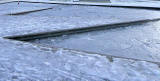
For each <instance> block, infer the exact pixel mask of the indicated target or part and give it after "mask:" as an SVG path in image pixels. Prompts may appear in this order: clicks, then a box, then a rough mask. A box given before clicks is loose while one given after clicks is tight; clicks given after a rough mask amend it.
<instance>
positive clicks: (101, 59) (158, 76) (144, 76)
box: [0, 2, 160, 81]
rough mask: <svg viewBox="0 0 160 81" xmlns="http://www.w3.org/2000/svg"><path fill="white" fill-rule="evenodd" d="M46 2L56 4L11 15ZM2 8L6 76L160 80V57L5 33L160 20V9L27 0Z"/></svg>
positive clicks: (1, 67) (5, 80)
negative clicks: (42, 41)
mask: <svg viewBox="0 0 160 81" xmlns="http://www.w3.org/2000/svg"><path fill="white" fill-rule="evenodd" d="M44 7H45V8H52V9H49V10H43V11H37V12H31V13H27V14H22V15H7V14H10V13H11V11H12V10H13V9H16V10H15V11H14V13H19V12H27V11H34V10H39V9H42V8H44ZM0 10H1V11H2V12H0V81H159V80H160V65H159V61H156V62H155V61H143V60H135V59H127V58H121V57H115V56H112V55H110V54H107V53H106V55H100V54H98V53H89V52H84V51H77V50H70V49H64V48H63V47H62V48H58V47H56V46H55V47H48V46H43V45H39V44H33V43H29V42H23V41H17V40H10V39H6V38H4V37H7V36H16V35H27V34H34V33H39V32H52V31H59V30H64V29H75V28H85V27H92V26H95V25H106V26H107V25H109V24H115V23H124V22H134V21H144V20H155V19H156V20H157V19H159V18H160V13H159V10H152V9H151V10H148V9H133V8H131V9H130V8H116V7H114V8H113V7H99V6H82V5H62V4H42V3H24V2H21V3H20V4H19V5H17V2H13V3H6V4H0ZM158 23H159V22H157V25H158ZM157 25H156V26H157ZM153 26H154V25H153ZM157 35H159V34H157ZM153 52H157V51H154V50H153ZM158 53H159V52H157V55H156V56H157V58H159V55H158ZM156 56H155V57H156Z"/></svg>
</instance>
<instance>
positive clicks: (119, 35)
mask: <svg viewBox="0 0 160 81" xmlns="http://www.w3.org/2000/svg"><path fill="white" fill-rule="evenodd" d="M159 24H160V22H152V23H146V24H137V25H132V26H128V27H121V28H116V29H109V30H103V31H92V32H87V33H81V34H74V35H64V36H61V37H51V38H46V39H41V40H38V39H37V40H33V41H30V42H33V43H38V44H41V45H47V46H51V47H54V46H57V47H63V48H69V49H76V50H83V51H88V52H95V53H100V54H107V55H113V56H118V57H125V58H134V59H141V60H151V59H155V58H156V57H155V55H157V54H160V50H159V49H160V27H159Z"/></svg>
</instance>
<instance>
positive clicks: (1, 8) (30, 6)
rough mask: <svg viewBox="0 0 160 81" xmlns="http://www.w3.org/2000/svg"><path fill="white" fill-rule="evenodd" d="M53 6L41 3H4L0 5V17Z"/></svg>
mask: <svg viewBox="0 0 160 81" xmlns="http://www.w3.org/2000/svg"><path fill="white" fill-rule="evenodd" d="M54 6H55V5H53V4H52V5H50V4H48V5H45V4H42V3H36V4H34V3H23V2H20V3H19V4H18V2H13V3H6V4H1V5H0V15H4V14H11V13H17V12H24V11H32V10H37V9H38V10H39V9H44V8H49V7H54Z"/></svg>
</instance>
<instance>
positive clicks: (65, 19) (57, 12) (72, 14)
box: [0, 3, 160, 36]
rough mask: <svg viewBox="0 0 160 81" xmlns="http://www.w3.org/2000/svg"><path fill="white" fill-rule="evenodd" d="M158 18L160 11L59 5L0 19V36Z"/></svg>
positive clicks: (0, 17)
mask: <svg viewBox="0 0 160 81" xmlns="http://www.w3.org/2000/svg"><path fill="white" fill-rule="evenodd" d="M28 4H29V3H28ZM45 5H48V4H45ZM53 5H54V4H53ZM2 9H3V8H2ZM116 12H118V13H116ZM155 18H160V13H159V11H155V10H144V9H128V8H111V7H97V6H77V5H75V6H73V5H70V6H67V5H57V6H56V7H54V8H53V9H50V10H46V11H40V12H36V13H30V14H27V15H20V16H0V23H1V25H0V36H7V35H10V36H12V35H22V34H28V33H38V32H46V31H48V32H49V31H54V30H62V29H71V28H78V27H88V26H94V25H101V24H111V23H120V22H129V21H135V20H145V19H155ZM8 23H9V24H8ZM1 30H3V31H1ZM6 32H7V33H6Z"/></svg>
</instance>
